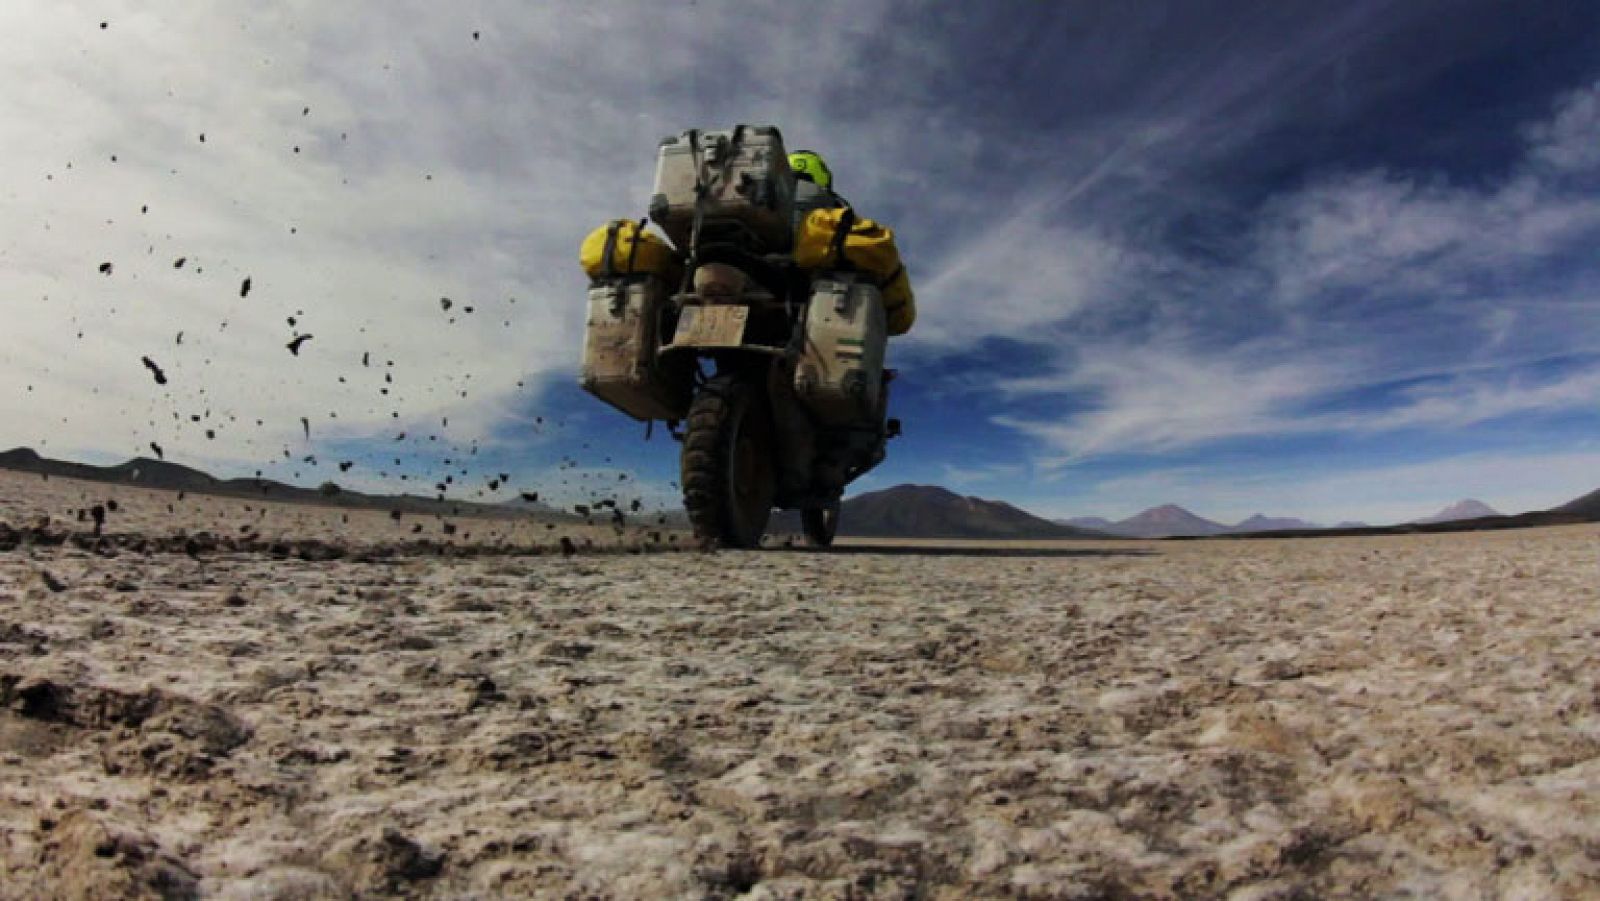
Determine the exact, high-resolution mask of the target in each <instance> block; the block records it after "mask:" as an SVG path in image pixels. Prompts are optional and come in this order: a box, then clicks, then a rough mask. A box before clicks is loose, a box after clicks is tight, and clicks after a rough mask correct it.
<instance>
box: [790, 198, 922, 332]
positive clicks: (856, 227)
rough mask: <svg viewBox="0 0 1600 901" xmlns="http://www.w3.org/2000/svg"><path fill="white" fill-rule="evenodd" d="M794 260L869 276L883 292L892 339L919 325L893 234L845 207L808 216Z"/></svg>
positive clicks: (797, 238)
mask: <svg viewBox="0 0 1600 901" xmlns="http://www.w3.org/2000/svg"><path fill="white" fill-rule="evenodd" d="M794 261H795V265H797V266H799V267H800V268H802V269H855V270H858V271H861V272H865V273H867V274H869V275H871V276H872V277H873V278H874V280H875V281H876V282H877V285H878V290H879V291H881V292H882V293H883V309H884V312H885V313H886V314H887V317H888V327H889V334H891V335H903V334H905V333H906V332H908V331H910V330H911V324H912V323H913V322H916V320H917V302H916V297H915V296H914V295H913V294H912V293H911V278H910V276H908V275H907V274H906V267H905V266H904V265H903V264H902V263H901V262H900V251H899V249H898V248H896V247H895V246H894V231H893V230H892V229H890V228H887V227H886V226H883V225H879V224H878V223H877V222H874V221H872V220H871V219H861V218H858V217H857V216H856V214H855V211H854V210H852V209H850V208H849V207H837V208H833V209H823V210H812V211H811V212H809V213H807V214H806V218H805V220H804V221H803V222H801V223H800V233H799V234H798V235H796V236H795V247H794Z"/></svg>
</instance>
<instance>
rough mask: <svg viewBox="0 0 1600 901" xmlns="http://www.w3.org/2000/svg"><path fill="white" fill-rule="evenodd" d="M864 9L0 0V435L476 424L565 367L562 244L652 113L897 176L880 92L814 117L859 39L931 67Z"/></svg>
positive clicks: (492, 425)
mask: <svg viewBox="0 0 1600 901" xmlns="http://www.w3.org/2000/svg"><path fill="white" fill-rule="evenodd" d="M888 14H889V8H888V7H887V6H885V5H883V4H875V3H861V4H855V3H853V4H848V5H846V4H834V5H827V6H813V5H808V6H807V8H806V9H804V10H800V9H798V8H795V7H793V6H782V5H771V6H768V7H764V8H755V7H752V6H746V5H732V4H730V5H728V6H726V7H725V8H722V9H720V10H717V11H714V12H713V11H710V10H699V9H696V8H694V7H692V6H689V7H682V8H675V9H668V8H666V7H663V6H659V5H634V6H629V7H624V6H607V7H596V8H584V9H578V8H563V9H559V10H557V9H551V10H542V11H540V10H529V9H527V8H525V7H524V6H523V5H521V4H514V3H488V4H484V5H481V6H477V7H474V8H473V9H471V10H470V11H463V10H461V9H458V8H455V7H451V8H444V7H439V6H437V5H431V4H420V3H419V4H411V5H410V6H409V7H408V8H407V9H405V10H403V11H402V10H398V9H394V8H392V7H389V6H385V7H383V8H382V9H378V8H377V7H373V6H363V5H359V4H335V5H324V6H315V5H304V4H301V5H297V6H294V7H290V8H284V7H272V8H263V7H259V6H257V5H252V4H246V3H242V2H218V3H214V4H208V5H207V6H206V7H205V8H203V9H197V8H194V7H191V6H189V5H187V4H177V3H154V4H133V3H125V4H120V5H118V4H111V5H105V6H103V7H102V8H101V9H97V10H94V11H88V10H83V9H78V8H73V7H71V6H69V5H65V4H61V5H30V4H21V5H11V6H7V7H5V8H4V9H3V10H0V34H4V35H5V36H6V37H5V39H4V41H5V45H6V47H7V52H6V53H4V54H0V77H3V78H5V80H6V81H7V82H8V83H10V84H13V85H26V86H27V89H26V90H15V91H9V92H7V93H6V94H5V95H4V97H0V122H3V123H5V124H4V125H3V126H0V128H4V129H5V143H6V146H7V166H6V168H5V171H4V172H0V193H3V194H4V196H5V197H6V198H7V216H6V217H5V219H6V221H5V222H4V223H0V267H3V269H4V272H5V277H4V282H3V290H4V292H5V300H4V302H5V305H6V308H7V313H8V341H7V342H5V345H4V347H0V378H3V379H4V380H5V381H6V382H7V383H8V384H9V383H15V384H17V385H19V386H23V390H21V391H17V392H7V393H6V394H5V395H4V397H3V398H0V423H3V425H0V444H3V445H7V446H9V445H12V444H32V445H44V446H47V447H49V448H50V449H51V450H52V451H53V452H56V453H60V454H62V455H87V454H93V453H97V452H99V453H104V452H110V453H112V454H113V455H117V454H122V455H125V454H129V453H134V452H140V451H144V452H148V451H147V450H146V448H147V446H148V444H149V442H151V441H156V442H159V443H160V444H162V445H163V446H164V448H165V449H166V451H167V452H168V453H169V454H172V455H174V456H175V457H179V458H182V459H187V460H191V461H197V462H198V461H207V462H208V463H210V464H211V465H215V466H216V467H218V468H219V470H220V471H224V472H238V471H246V472H248V471H251V470H253V469H255V468H260V467H263V466H265V467H267V468H268V469H269V470H270V469H273V468H274V467H276V468H286V467H287V465H288V464H287V463H284V462H282V461H284V460H285V457H284V456H283V453H282V451H283V450H284V449H285V448H287V449H289V451H290V454H291V458H292V459H298V458H299V457H301V456H302V455H303V454H306V453H316V452H318V451H319V449H326V448H331V447H335V446H343V445H347V444H348V443H350V442H355V441H362V440H366V441H371V442H386V441H388V440H389V438H390V436H391V434H392V433H395V432H398V431H410V432H411V433H413V434H415V433H417V432H418V431H420V430H424V429H427V430H431V431H434V432H439V433H441V435H442V437H443V438H446V439H449V440H450V441H453V442H454V443H458V444H462V445H465V444H466V443H468V442H471V441H481V442H484V443H487V442H489V441H490V440H491V436H493V435H494V434H496V433H497V430H500V431H504V427H505V426H506V425H507V424H508V423H510V422H512V421H514V419H515V418H516V417H518V416H525V415H526V410H527V409H528V407H529V405H530V404H537V403H538V401H539V397H540V388H541V387H542V386H543V385H545V384H548V382H549V381H550V380H552V379H565V378H570V377H572V376H573V374H574V372H575V368H576V364H577V357H578V351H579V344H580V337H581V330H582V318H583V287H584V282H583V279H582V276H581V273H579V271H578V269H577V266H576V264H575V249H576V245H577V242H578V240H579V239H580V238H581V236H582V235H583V233H584V232H586V231H587V230H588V229H589V228H590V227H591V226H592V225H593V224H595V223H596V222H598V221H602V220H604V219H605V218H608V217H612V216H616V215H629V214H635V213H637V212H639V211H640V210H641V209H642V207H643V205H644V202H645V199H646V194H647V193H648V188H649V180H650V177H651V173H652V170H653V165H654V147H655V142H656V140H657V139H658V138H660V137H661V136H662V135H664V134H668V133H672V132H675V131H678V130H680V129H682V128H685V127H690V126H715V125H719V124H725V125H731V124H733V123H734V122H736V121H763V120H766V121H779V122H781V123H783V124H784V125H785V127H787V128H789V129H791V130H792V133H793V134H794V135H795V136H796V138H797V139H799V140H801V141H804V140H807V139H812V140H815V139H817V138H822V137H827V138H837V142H836V143H837V150H838V153H837V155H836V164H835V168H837V169H840V170H841V172H846V173H848V175H847V178H848V179H849V182H850V183H851V184H853V185H854V186H855V189H857V190H862V191H868V192H873V191H878V190H879V189H880V186H882V185H883V184H886V183H888V182H889V181H892V180H893V179H894V178H901V177H903V174H901V173H893V172H887V173H885V170H886V167H882V166H870V165H867V164H866V163H865V162H864V161H865V160H870V159H874V158H875V157H876V156H878V147H879V145H880V144H882V143H884V142H890V143H893V142H895V141H897V140H899V138H900V137H901V136H902V135H904V134H907V133H909V131H910V129H911V124H910V123H911V121H912V117H911V116H910V115H909V114H908V115H904V116H897V115H894V114H884V115H883V116H882V118H883V119H884V121H885V123H886V124H885V127H884V128H881V129H878V130H875V131H873V132H871V133H870V134H868V133H862V134H860V135H855V134H852V132H851V131H850V130H849V129H841V128H838V127H836V126H835V124H834V123H833V121H832V119H833V110H834V108H835V107H834V101H835V100H836V98H835V97H834V95H836V94H838V93H840V92H844V91H848V90H850V89H852V88H853V87H854V86H855V85H856V84H858V83H859V82H860V80H861V79H862V78H864V77H865V76H864V75H863V74H861V73H862V68H861V67H860V66H859V65H857V64H856V61H857V60H859V59H860V57H861V55H862V54H863V53H865V52H866V47H867V46H868V45H869V44H872V45H873V46H874V51H875V52H876V53H878V54H879V55H880V56H881V57H882V58H884V59H885V60H886V61H894V60H907V59H913V58H914V59H917V60H919V64H921V65H926V66H933V65H937V59H935V58H927V56H928V55H927V54H925V53H924V51H926V50H927V49H928V48H926V47H921V46H918V45H917V44H916V43H915V40H914V39H911V38H904V39H900V40H897V41H893V42H890V43H889V44H887V45H883V46H878V45H879V44H880V43H881V42H879V41H878V39H877V37H876V34H877V29H876V27H875V25H874V23H875V22H877V21H879V19H880V18H881V17H883V16H886V15H888ZM102 20H104V21H106V22H107V23H108V27H107V28H106V29H103V30H102V29H101V28H99V27H98V25H99V22H100V21H102ZM771 29H788V30H789V37H786V40H785V41H784V42H782V46H781V47H779V48H775V50H774V52H772V53H768V54H764V55H763V56H762V57H761V58H760V59H759V60H756V59H752V58H751V57H749V56H748V55H746V54H745V53H744V52H743V51H742V49H740V48H742V47H743V46H744V43H743V42H744V41H745V40H746V39H747V38H748V36H749V35H751V34H756V33H761V32H763V31H766V30H771ZM474 32H477V33H478V34H477V35H476V36H475V35H474ZM808 35H809V38H807V36H808ZM824 38H825V39H824ZM596 48H604V52H596ZM645 60H648V64H645V63H644V62H642V61H645ZM713 73H715V74H713ZM727 79H731V80H730V81H727V82H726V83H727V84H734V85H738V89H737V90H731V91H729V90H722V89H721V88H720V87H719V85H722V84H723V83H724V81H725V80H727ZM913 83H914V80H913ZM894 93H895V92H894V91H891V92H890V94H891V95H892V94H894ZM899 93H900V94H901V95H902V96H911V95H909V94H906V93H905V92H904V91H900V92H899ZM897 129H898V130H897ZM202 135H203V136H204V139H203V140H202V137H201V136H202ZM113 157H115V161H113ZM852 162H854V163H857V165H855V166H851V165H850V164H851V163H852ZM880 173H884V174H880ZM146 208H147V211H143V210H145V209H146ZM179 258H182V259H184V261H185V262H184V265H183V267H182V268H175V266H174V263H175V261H176V260H178V259H179ZM102 262H110V263H112V264H113V266H112V270H111V274H110V275H102V274H101V273H100V272H99V271H98V267H99V266H100V264H101V263H102ZM246 277H249V278H251V279H252V284H253V290H252V291H251V292H250V294H249V296H248V297H241V296H239V288H240V284H241V282H242V280H243V279H244V278H246ZM445 297H448V298H450V299H451V300H452V304H453V305H452V307H451V309H450V310H445V309H443V308H442V306H441V298H445ZM469 307H470V308H471V312H468V308H469ZM291 319H293V320H294V322H293V324H292V325H291V324H290V320H291ZM452 320H453V321H452ZM80 331H81V333H82V335H81V337H79V332H80ZM179 333H182V342H181V343H179V341H178V336H179ZM296 333H310V334H312V335H313V338H312V339H311V340H309V341H307V342H305V343H304V345H303V346H302V347H301V350H300V353H299V354H298V355H297V356H294V355H291V354H290V352H289V351H288V350H287V349H286V346H285V345H286V344H287V343H288V342H289V341H290V340H291V338H292V337H294V335H295V334H296ZM364 355H365V356H367V357H368V359H369V362H370V365H363V364H362V363H361V360H362V358H363V356H364ZM143 356H150V357H152V358H154V359H157V360H159V361H160V362H161V365H163V366H164V367H165V368H166V370H167V372H168V374H169V376H170V380H169V383H168V384H167V385H165V386H158V385H155V384H153V382H152V381H151V379H150V378H149V375H148V373H147V372H146V371H145V370H144V369H143V368H142V367H141V364H140V359H141V357H143ZM389 361H393V365H392V366H390V365H389ZM385 376H389V377H390V378H392V382H390V381H386V380H385ZM519 383H520V387H519ZM384 391H387V392H388V393H387V394H384V393H383V392H384ZM195 416H198V417H200V421H198V422H195V421H192V420H191V417H195ZM301 417H306V418H307V419H308V420H310V422H311V423H312V426H313V428H312V432H311V439H310V441H307V440H306V438H305V433H304V429H303V427H302V425H301V423H300V418H301ZM258 420H259V424H258ZM446 420H448V421H449V423H450V425H449V426H445V425H443V423H444V422H445V421H446ZM207 432H209V433H210V435H209V436H208V435H207Z"/></svg>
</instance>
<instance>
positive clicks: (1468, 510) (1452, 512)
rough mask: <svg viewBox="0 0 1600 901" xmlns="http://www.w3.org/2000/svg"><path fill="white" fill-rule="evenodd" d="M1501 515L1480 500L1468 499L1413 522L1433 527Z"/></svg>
mask: <svg viewBox="0 0 1600 901" xmlns="http://www.w3.org/2000/svg"><path fill="white" fill-rule="evenodd" d="M1499 515H1500V511H1498V510H1496V509H1495V508H1493V507H1491V506H1489V505H1488V504H1486V503H1484V502H1483V501H1478V500H1473V499H1472V498H1467V499H1466V500H1463V501H1457V502H1455V503H1453V504H1451V505H1450V506H1448V507H1446V508H1444V509H1443V510H1440V511H1439V512H1438V513H1435V514H1433V515H1432V516H1427V517H1424V518H1422V519H1418V520H1413V522H1415V523H1417V524H1418V525H1431V524H1433V523H1440V522H1456V521H1457V520H1462V519H1481V518H1482V517H1485V516H1499Z"/></svg>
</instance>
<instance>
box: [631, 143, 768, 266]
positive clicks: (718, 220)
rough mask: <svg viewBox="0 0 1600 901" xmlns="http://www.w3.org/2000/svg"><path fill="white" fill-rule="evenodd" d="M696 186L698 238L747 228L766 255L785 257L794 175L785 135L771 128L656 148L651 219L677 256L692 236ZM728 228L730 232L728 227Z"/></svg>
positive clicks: (663, 145) (718, 235) (667, 144)
mask: <svg viewBox="0 0 1600 901" xmlns="http://www.w3.org/2000/svg"><path fill="white" fill-rule="evenodd" d="M697 186H703V188H704V198H703V201H702V203H703V206H702V209H701V216H702V223H703V224H702V233H703V234H706V235H707V236H711V235H716V236H717V237H718V239H719V240H722V239H725V238H724V237H723V236H725V235H726V234H727V233H728V232H730V230H742V229H748V231H749V232H750V233H752V234H753V235H754V236H755V237H756V238H757V239H758V241H759V242H760V247H759V250H760V251H762V252H765V253H787V252H788V251H789V248H790V245H791V244H792V243H793V234H794V173H792V172H790V171H789V158H788V154H786V153H785V152H784V149H783V135H782V134H780V133H779V131H778V129H776V128H772V127H770V126H759V125H740V126H738V127H736V128H734V129H733V130H732V131H693V130H691V131H686V132H684V133H683V134H681V135H679V136H677V137H674V138H666V139H664V140H663V141H662V142H661V150H660V155H659V156H658V158H657V160H656V186H655V192H654V194H653V195H652V196H651V198H650V218H651V220H652V221H654V222H655V223H656V224H657V225H659V226H661V229H662V231H665V232H666V233H667V237H669V238H671V239H672V243H673V244H675V245H677V247H678V249H679V250H688V249H689V244H690V237H691V233H692V231H693V229H694V219H695V200H696V196H697V193H698V192H697V190H696V189H697ZM730 227H731V228H730Z"/></svg>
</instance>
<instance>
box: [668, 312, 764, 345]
mask: <svg viewBox="0 0 1600 901" xmlns="http://www.w3.org/2000/svg"><path fill="white" fill-rule="evenodd" d="M749 318H750V308H749V307H743V306H737V305H733V304H726V305H718V306H711V307H684V308H683V313H682V314H681V315H679V317H678V328H677V330H676V331H674V332H673V333H672V346H673V347H738V346H739V345H741V344H743V343H744V325H745V322H746V321H747V320H748V319H749Z"/></svg>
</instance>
